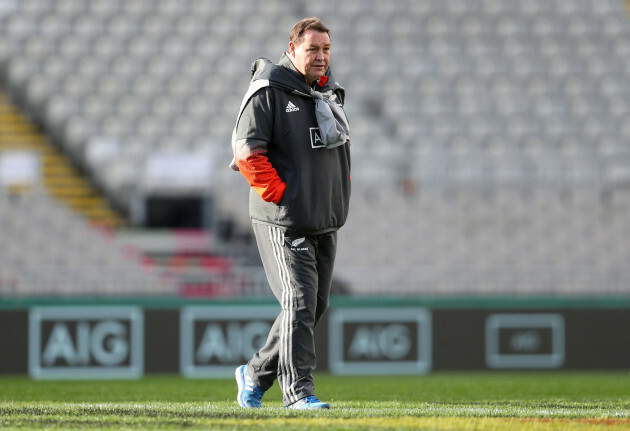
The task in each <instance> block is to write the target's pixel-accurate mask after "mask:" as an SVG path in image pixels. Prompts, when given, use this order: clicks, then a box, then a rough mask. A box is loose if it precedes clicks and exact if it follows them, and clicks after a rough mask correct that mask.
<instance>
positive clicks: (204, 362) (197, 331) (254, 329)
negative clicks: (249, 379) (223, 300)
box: [180, 306, 280, 377]
mask: <svg viewBox="0 0 630 431" xmlns="http://www.w3.org/2000/svg"><path fill="white" fill-rule="evenodd" d="M279 311H280V310H279V308H275V307H213V306H209V307H187V308H184V309H183V310H182V311H181V314H180V343H181V346H180V368H181V373H182V374H183V375H184V376H186V377H215V376H228V375H231V374H233V373H234V369H235V368H236V367H237V366H238V365H241V364H243V363H245V362H247V361H249V359H250V358H251V357H252V355H253V354H254V353H256V352H257V351H258V350H259V349H260V348H261V347H262V346H263V345H264V344H265V341H266V340H267V335H268V333H269V330H270V329H271V325H272V324H273V322H274V320H275V319H276V316H277V315H278V313H279Z"/></svg>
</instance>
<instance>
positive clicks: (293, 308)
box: [248, 223, 337, 405]
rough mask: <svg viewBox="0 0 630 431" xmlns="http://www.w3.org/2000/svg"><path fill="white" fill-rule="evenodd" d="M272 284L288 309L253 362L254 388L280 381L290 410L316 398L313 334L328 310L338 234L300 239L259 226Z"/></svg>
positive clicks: (260, 247) (256, 226)
mask: <svg viewBox="0 0 630 431" xmlns="http://www.w3.org/2000/svg"><path fill="white" fill-rule="evenodd" d="M253 227H254V233H255V235H256V242H257V244H258V250H259V252H260V256H261V258H262V262H263V266H264V268H265V273H266V275H267V280H268V282H269V285H270V287H271V290H272V291H273V294H274V295H275V297H276V298H277V299H278V301H279V302H280V305H281V306H282V310H281V311H280V314H279V315H278V317H277V318H276V321H275V322H274V324H273V326H272V327H271V330H270V331H269V336H268V337H267V341H266V343H265V345H264V346H263V347H262V348H261V349H260V350H259V351H258V352H257V353H256V354H255V355H254V357H253V358H252V359H251V360H250V361H249V364H248V372H249V375H250V376H251V377H252V379H253V381H254V383H255V384H256V385H258V386H259V387H260V388H261V389H263V390H267V389H269V388H270V387H271V385H272V384H273V382H274V380H276V379H278V384H279V385H280V389H281V391H282V396H283V402H284V405H290V404H292V403H294V402H296V401H297V400H299V399H301V398H304V397H307V396H310V395H315V393H314V391H315V386H314V383H313V370H314V368H315V364H316V357H315V341H314V336H313V330H314V328H315V325H316V324H317V322H318V321H319V319H320V318H321V317H322V315H323V314H324V312H325V311H326V309H327V308H328V296H329V294H330V286H331V283H332V272H333V266H334V262H335V252H336V250H337V232H328V233H325V234H320V235H298V234H293V233H291V231H285V230H283V229H281V228H279V227H276V226H269V225H264V224H258V223H254V224H253Z"/></svg>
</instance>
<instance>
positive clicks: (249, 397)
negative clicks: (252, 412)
mask: <svg viewBox="0 0 630 431" xmlns="http://www.w3.org/2000/svg"><path fill="white" fill-rule="evenodd" d="M234 374H235V376H236V384H237V385H238V395H237V396H236V399H237V400H238V404H239V405H240V406H241V407H243V408H246V409H258V408H261V407H262V397H263V395H265V391H263V390H262V389H260V388H259V387H258V386H256V385H255V384H254V381H253V380H252V378H251V377H249V374H248V373H247V365H241V366H240V367H238V368H237V369H236V371H234Z"/></svg>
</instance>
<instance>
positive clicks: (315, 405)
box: [287, 395, 330, 410]
mask: <svg viewBox="0 0 630 431" xmlns="http://www.w3.org/2000/svg"><path fill="white" fill-rule="evenodd" d="M287 408H288V409H295V410H307V409H329V408H330V404H328V403H325V402H323V401H320V400H318V399H317V397H316V396H315V395H311V396H310V397H304V398H302V399H301V400H299V401H296V402H294V403H293V404H291V405H290V406H288V407H287Z"/></svg>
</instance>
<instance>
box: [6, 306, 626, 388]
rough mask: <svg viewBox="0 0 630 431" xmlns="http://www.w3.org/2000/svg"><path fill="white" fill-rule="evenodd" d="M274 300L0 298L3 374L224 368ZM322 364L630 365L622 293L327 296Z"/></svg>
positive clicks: (260, 328) (250, 341)
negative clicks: (585, 295) (580, 295)
mask: <svg viewBox="0 0 630 431" xmlns="http://www.w3.org/2000/svg"><path fill="white" fill-rule="evenodd" d="M278 311H279V307H278V306H277V305H276V304H275V303H273V302H271V301H268V300H261V301H251V300H250V301H231V302H226V301H209V300H204V301H183V300H179V299H166V298H162V299H142V300H132V299H115V298H114V299H103V298H101V299H98V300H96V299H74V300H69V299H68V300H58V299H55V300H43V299H39V300H28V301H24V300H6V299H5V300H2V301H0V346H2V354H1V355H0V374H18V375H19V374H24V375H26V374H28V375H30V376H31V377H32V378H34V379H104V378H116V379H120V378H123V379H124V378H139V377H141V376H143V375H145V374H153V373H180V374H181V375H183V376H185V377H189V378H212V377H229V376H231V375H232V373H233V371H234V368H235V367H236V366H237V365H239V364H241V363H244V362H246V361H247V359H248V358H249V357H250V356H251V355H252V354H253V353H254V352H255V351H256V350H257V349H258V348H259V347H260V346H261V345H262V343H264V341H265V338H266V334H267V332H268V330H269V327H270V326H271V324H272V322H273V320H274V317H275V316H276V314H277V312H278ZM316 348H317V353H318V368H317V369H318V371H328V372H331V373H334V374H346V375H350V374H356V375H364V374H424V373H429V372H432V371H446V370H527V369H537V370H543V369H544V370H579V369H602V370H604V369H605V370H608V369H627V368H628V367H630V297H629V298H531V297H529V298H507V297H506V298H497V297H493V298H486V297H469V298H423V297H418V298H415V297H414V298H363V299H361V298H350V297H336V298H332V299H331V307H330V310H329V311H328V313H327V314H326V316H325V318H324V319H323V320H322V321H321V323H320V325H319V326H318V328H317V330H316Z"/></svg>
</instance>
